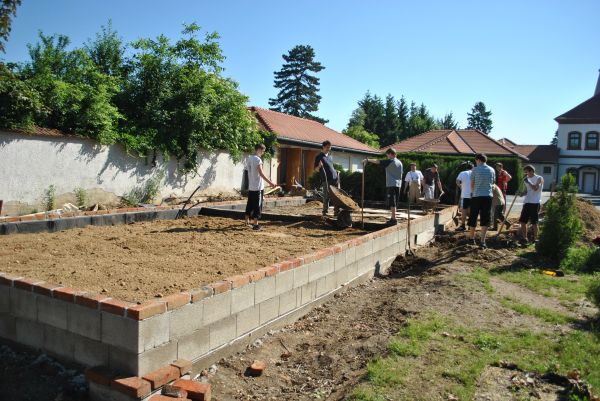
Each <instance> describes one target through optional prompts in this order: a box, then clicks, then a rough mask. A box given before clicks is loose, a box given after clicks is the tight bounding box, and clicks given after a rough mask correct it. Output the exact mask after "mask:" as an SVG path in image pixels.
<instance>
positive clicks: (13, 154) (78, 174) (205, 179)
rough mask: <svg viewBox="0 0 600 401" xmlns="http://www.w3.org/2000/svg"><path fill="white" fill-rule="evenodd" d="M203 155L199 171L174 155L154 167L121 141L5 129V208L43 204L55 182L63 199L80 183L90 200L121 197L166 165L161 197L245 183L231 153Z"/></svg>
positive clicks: (0, 155) (1, 187)
mask: <svg viewBox="0 0 600 401" xmlns="http://www.w3.org/2000/svg"><path fill="white" fill-rule="evenodd" d="M199 158H200V159H199V160H200V162H199V166H198V169H197V172H196V174H188V175H183V174H182V173H180V172H179V171H178V163H177V160H175V159H174V158H171V159H170V160H168V161H163V160H162V158H160V157H159V159H158V163H157V167H152V166H151V165H150V163H151V159H150V158H147V159H144V158H138V157H133V156H130V155H128V154H127V153H126V152H125V150H124V148H123V147H121V146H120V145H111V146H101V145H99V144H98V143H97V142H95V141H93V140H89V139H78V138H70V137H43V136H29V135H21V134H15V133H8V132H2V131H0V200H4V210H3V212H2V213H3V214H6V213H11V214H15V213H18V212H21V213H22V212H24V211H29V210H31V209H35V208H38V209H40V203H41V199H42V196H43V193H44V190H45V189H46V188H48V186H49V185H54V186H55V187H56V194H57V204H58V205H62V203H64V202H67V201H69V202H73V201H74V195H73V190H74V189H75V188H77V187H82V188H84V189H86V190H87V191H88V195H89V197H90V202H91V203H95V202H101V203H102V202H116V201H118V197H119V196H121V195H123V194H125V193H127V192H129V191H131V190H132V189H133V188H134V187H136V186H142V185H144V183H145V182H146V181H147V180H148V179H149V178H151V177H152V176H154V175H155V174H156V173H157V172H158V171H159V169H164V171H165V178H164V180H163V181H162V186H161V188H160V194H159V196H158V197H157V199H156V200H157V201H160V199H161V198H164V197H167V196H169V195H171V194H175V195H177V196H185V195H189V194H191V192H192V191H193V190H194V189H195V188H196V187H198V186H201V190H200V191H199V194H200V195H217V194H219V193H222V194H235V189H240V186H241V182H242V174H243V166H242V164H241V163H234V162H233V160H232V159H231V158H230V156H229V154H228V153H225V152H212V153H206V152H205V153H202V154H200V155H199ZM269 170H270V169H269ZM26 209H29V210H26ZM40 210H41V209H40Z"/></svg>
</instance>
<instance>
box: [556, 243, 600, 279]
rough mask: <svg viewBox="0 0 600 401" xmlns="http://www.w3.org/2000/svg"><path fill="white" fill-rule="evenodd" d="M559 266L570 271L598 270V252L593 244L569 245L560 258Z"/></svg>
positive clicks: (599, 261)
mask: <svg viewBox="0 0 600 401" xmlns="http://www.w3.org/2000/svg"><path fill="white" fill-rule="evenodd" d="M560 268H561V269H563V270H566V271H570V272H577V273H590V272H593V271H600V253H599V252H598V248H597V247H595V246H577V247H575V246H574V247H571V248H569V250H568V251H567V255H566V256H565V257H564V258H563V260H561V262H560Z"/></svg>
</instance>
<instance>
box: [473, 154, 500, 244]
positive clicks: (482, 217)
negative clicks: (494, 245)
mask: <svg viewBox="0 0 600 401" xmlns="http://www.w3.org/2000/svg"><path fill="white" fill-rule="evenodd" d="M475 163H476V164H477V167H475V168H474V169H473V172H472V173H471V210H470V211H469V230H470V232H471V240H472V241H473V245H477V243H476V242H475V228H476V227H477V218H478V217H479V224H480V225H481V243H480V245H479V246H480V247H481V248H482V249H485V248H487V245H486V243H485V239H486V236H487V230H488V226H489V225H490V220H491V218H490V217H491V216H490V215H491V212H492V196H493V185H494V182H496V172H495V171H494V169H493V168H491V167H490V166H488V165H487V156H486V155H484V154H482V153H479V154H478V155H477V156H475Z"/></svg>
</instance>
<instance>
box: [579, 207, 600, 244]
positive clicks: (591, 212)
mask: <svg viewBox="0 0 600 401" xmlns="http://www.w3.org/2000/svg"><path fill="white" fill-rule="evenodd" d="M577 211H578V212H579V217H580V218H581V221H582V222H583V239H586V240H591V239H593V238H595V237H596V236H597V235H598V234H600V210H598V209H596V207H595V206H594V205H593V204H592V203H591V202H589V201H587V200H585V199H581V198H577Z"/></svg>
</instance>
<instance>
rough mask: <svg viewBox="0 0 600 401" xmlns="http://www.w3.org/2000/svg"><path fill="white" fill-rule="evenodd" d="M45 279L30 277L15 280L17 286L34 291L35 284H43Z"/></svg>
mask: <svg viewBox="0 0 600 401" xmlns="http://www.w3.org/2000/svg"><path fill="white" fill-rule="evenodd" d="M41 283H43V281H41V280H30V279H28V278H20V279H17V280H15V281H14V282H13V285H14V286H15V288H19V289H21V290H25V291H33V286H34V285H35V284H41Z"/></svg>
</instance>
